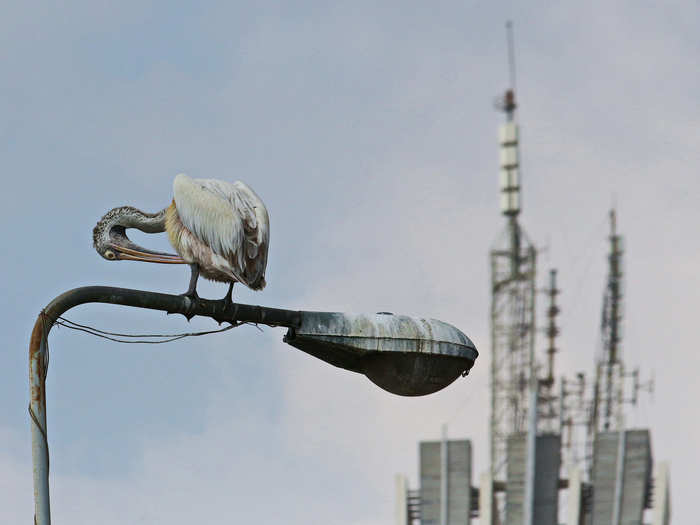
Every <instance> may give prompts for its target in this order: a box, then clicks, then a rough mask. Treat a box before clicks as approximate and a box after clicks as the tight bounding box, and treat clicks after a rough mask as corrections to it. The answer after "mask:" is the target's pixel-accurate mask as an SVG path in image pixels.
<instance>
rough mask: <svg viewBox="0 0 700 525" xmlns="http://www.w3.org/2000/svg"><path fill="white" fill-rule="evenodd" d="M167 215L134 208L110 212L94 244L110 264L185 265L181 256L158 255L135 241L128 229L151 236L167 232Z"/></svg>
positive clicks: (96, 231)
mask: <svg viewBox="0 0 700 525" xmlns="http://www.w3.org/2000/svg"><path fill="white" fill-rule="evenodd" d="M162 215H163V213H162V212H161V213H157V214H149V213H144V212H142V211H141V210H138V209H136V208H134V207H132V206H121V207H119V208H114V209H112V210H109V211H108V212H107V213H105V214H104V216H103V217H102V218H101V219H100V220H99V222H98V223H97V224H96V225H95V228H93V230H92V245H93V246H94V247H95V250H97V253H99V254H100V255H101V256H102V257H103V258H105V259H107V260H108V261H122V260H127V261H146V262H156V263H169V264H183V263H184V262H185V261H183V260H182V258H181V257H179V256H178V255H172V254H169V253H163V252H155V251H152V250H148V249H146V248H143V247H141V246H139V245H138V244H135V243H133V242H131V240H130V239H129V238H128V237H127V236H126V229H127V228H137V229H140V230H142V231H145V232H148V233H156V232H161V231H164V230H163V227H162V226H161V224H162V221H163V218H162Z"/></svg>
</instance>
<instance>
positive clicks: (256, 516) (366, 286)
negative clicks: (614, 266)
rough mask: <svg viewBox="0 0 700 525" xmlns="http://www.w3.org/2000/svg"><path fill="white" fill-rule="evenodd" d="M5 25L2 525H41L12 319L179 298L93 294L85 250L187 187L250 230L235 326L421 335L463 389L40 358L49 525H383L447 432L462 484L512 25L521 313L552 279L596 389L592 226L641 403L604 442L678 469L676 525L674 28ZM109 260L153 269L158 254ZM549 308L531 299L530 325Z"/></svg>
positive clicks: (583, 24)
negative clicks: (100, 229) (385, 315)
mask: <svg viewBox="0 0 700 525" xmlns="http://www.w3.org/2000/svg"><path fill="white" fill-rule="evenodd" d="M2 12H3V16H2V17H1V18H0V66H1V67H0V115H1V117H0V159H1V162H2V174H3V175H2V177H3V178H2V180H3V184H4V186H5V190H4V191H2V192H0V219H2V220H1V221H0V224H2V238H3V240H4V245H5V247H4V249H3V250H2V251H1V252H0V261H1V266H0V268H2V272H3V276H4V286H3V287H2V290H3V294H2V297H3V299H2V301H0V314H1V315H2V318H3V320H4V321H3V326H4V330H2V332H0V342H1V347H2V350H0V373H1V374H2V376H1V380H0V522H2V523H30V522H31V519H32V514H33V500H32V479H31V474H32V467H31V448H30V431H29V429H30V427H29V417H28V414H27V403H28V384H27V347H28V340H29V333H30V331H31V327H32V325H33V323H34V320H35V319H36V315H37V314H38V312H39V311H40V310H41V308H42V307H43V306H44V305H45V304H47V303H48V302H49V301H50V300H51V299H52V298H54V297H55V296H57V295H58V294H60V293H62V292H63V291H65V290H68V289H70V288H73V287H77V286H84V285H94V284H101V285H112V286H121V287H129V288H136V289H149V290H155V291H161V292H168V293H181V292H183V291H184V290H185V289H186V287H187V284H188V280H189V270H188V269H187V268H186V267H181V266H167V267H161V266H156V265H148V264H139V263H133V262H119V263H114V262H108V261H106V260H104V259H102V258H100V257H99V256H98V255H97V254H96V253H95V251H94V250H93V248H92V246H91V242H92V239H91V232H92V227H93V226H94V224H95V223H96V221H97V220H98V219H99V218H100V217H101V216H102V214H103V213H105V212H106V211H107V210H108V209H110V208H112V207H115V206H119V205H124V204H130V205H133V206H136V207H138V208H140V209H143V210H146V211H157V210H159V209H161V208H163V207H165V206H167V205H168V204H169V203H170V199H171V197H172V189H171V188H172V180H173V178H174V176H175V175H176V174H177V173H180V172H185V173H188V174H189V175H191V176H193V177H201V178H219V179H223V180H229V181H233V180H237V179H240V180H243V181H245V182H247V183H248V184H249V185H251V186H252V187H253V188H254V189H255V190H256V192H257V193H258V194H259V195H260V196H261V197H262V199H263V200H264V201H265V203H266V204H267V207H268V210H269V213H270V221H271V247H270V254H269V260H268V271H267V282H268V286H267V288H266V289H265V290H264V291H262V292H252V291H250V290H245V289H243V288H242V287H236V292H235V294H236V299H237V300H239V301H241V302H245V303H252V304H262V305H266V306H274V307H283V308H292V309H306V310H322V311H347V312H377V311H391V312H395V313H403V314H407V315H415V316H424V317H432V318H436V319H441V320H443V321H447V322H449V323H452V324H454V325H455V326H457V327H459V328H460V329H461V330H462V331H464V332H465V333H466V334H467V335H468V336H469V337H470V338H471V339H472V340H473V341H474V342H475V344H476V346H477V348H478V349H479V351H480V357H479V358H478V360H477V363H476V365H475V367H474V369H473V370H472V372H471V374H470V375H469V376H468V378H465V379H459V380H458V381H456V382H455V383H453V384H452V385H450V386H449V387H448V388H446V389H445V390H443V391H441V392H439V393H436V394H433V395H430V396H426V397H421V398H401V397H398V396H394V395H392V394H389V393H387V392H384V391H382V390H380V389H379V388H378V387H376V386H375V385H373V384H372V383H370V382H369V381H368V380H367V379H366V378H364V377H363V376H361V375H358V374H353V373H350V372H347V371H344V370H340V369H336V368H333V367H331V366H329V365H327V364H325V363H323V362H321V361H318V360H316V359H314V358H312V357H311V356H308V355H306V354H304V353H302V352H299V351H297V350H296V349H294V348H292V347H289V346H287V345H286V344H284V343H283V342H282V336H283V334H284V331H283V330H282V329H273V328H262V331H261V330H259V329H257V328H255V327H251V326H243V327H240V328H236V329H235V330H232V331H229V332H226V333H224V334H217V335H211V336H207V337H202V338H196V339H185V340H181V341H177V342H174V343H171V344H167V345H120V344H117V343H112V342H108V341H105V340H101V339H96V338H93V337H90V336H88V335H86V334H82V333H78V332H72V331H69V330H67V329H64V328H54V330H53V331H52V334H51V338H50V348H51V364H50V368H49V374H48V380H47V389H48V406H47V411H48V435H49V444H50V450H51V490H52V492H51V498H52V515H53V519H54V521H55V522H56V523H75V524H82V523H94V522H95V521H96V520H97V521H99V522H100V523H104V524H111V523H115V524H116V523H127V522H128V523H169V524H175V525H177V524H180V523H182V524H184V523H192V522H194V521H196V522H201V523H211V522H220V521H225V522H231V523H260V524H277V523H288V524H292V525H294V524H300V525H301V524H309V523H324V524H338V525H384V524H389V523H393V519H394V518H393V509H394V475H395V474H396V473H405V474H407V475H408V476H409V478H410V480H411V484H412V486H414V487H415V486H416V485H417V480H416V470H417V461H418V458H417V449H418V441H419V440H426V439H428V440H429V439H437V438H439V436H440V427H441V425H442V424H445V423H446V424H448V429H449V430H448V431H449V436H450V437H451V438H469V439H471V440H472V442H473V447H474V454H475V456H474V462H475V465H474V472H475V480H476V479H478V474H479V473H480V472H482V471H484V470H485V469H486V468H487V454H488V434H487V425H488V411H489V395H488V384H489V379H488V370H489V353H490V350H489V345H490V342H489V300H490V296H489V268H488V251H489V249H490V247H491V245H492V243H493V241H494V240H495V239H496V238H497V236H498V234H499V232H500V231H501V229H502V228H503V227H504V219H503V218H502V216H500V213H499V209H498V170H497V160H498V144H497V138H496V137H497V127H498V125H499V123H500V122H501V121H502V119H503V116H502V115H501V114H499V113H498V112H497V111H495V110H494V108H493V100H494V99H495V98H496V97H497V96H498V95H500V94H502V92H503V91H504V89H505V88H506V87H507V84H508V75H507V71H508V70H507V62H506V43H505V30H504V23H505V21H506V20H509V19H510V20H512V21H513V23H514V26H515V39H516V60H517V97H518V100H519V104H520V106H519V110H518V119H519V121H520V124H521V156H522V172H523V203H524V204H523V213H522V215H521V223H522V225H523V227H524V229H525V230H526V231H527V233H528V234H529V236H530V237H531V238H532V239H533V240H534V241H535V243H536V244H537V246H538V247H539V248H540V251H539V255H538V268H540V272H539V278H538V283H539V286H540V287H544V286H545V284H546V275H547V270H548V268H550V267H551V268H557V269H558V270H559V284H560V287H561V289H562V293H561V295H560V296H559V300H560V304H561V309H562V314H561V316H560V325H561V330H562V333H561V336H560V338H559V340H558V346H559V348H561V352H560V353H559V354H558V355H557V372H558V374H560V375H568V376H573V374H574V373H575V372H577V371H579V370H582V371H586V372H587V373H588V374H589V376H590V372H591V369H592V366H593V360H594V356H595V351H596V349H597V347H598V346H597V345H598V340H599V332H598V322H599V317H600V309H601V303H602V292H603V286H604V282H605V275H606V253H607V249H608V245H607V240H606V236H607V230H608V224H607V213H608V210H609V209H610V207H611V206H613V205H614V206H615V207H616V209H617V211H618V225H619V230H620V233H622V234H623V235H624V238H625V250H626V252H625V262H624V269H625V287H624V291H625V306H624V314H625V319H624V341H623V355H624V359H625V361H626V364H627V365H628V367H630V368H632V367H635V366H639V367H640V369H641V373H642V377H643V378H647V377H651V376H653V377H654V379H655V386H656V388H655V392H654V394H653V396H651V397H646V398H644V399H643V400H642V401H641V402H640V405H639V406H638V408H637V409H636V410H629V411H628V417H627V423H628V425H629V426H630V427H650V428H651V429H652V447H653V454H654V459H655V460H663V461H669V462H670V465H671V487H672V506H673V519H674V521H675V522H676V523H700V522H699V521H698V518H697V513H696V512H695V511H694V508H693V507H694V492H695V490H694V488H695V484H696V477H697V472H698V471H699V470H700V456H699V455H698V454H697V443H698V442H700V418H699V417H698V409H697V400H698V399H699V398H700V382H698V381H697V370H698V368H700V366H699V365H700V358H699V357H698V353H697V352H696V351H695V350H694V349H693V346H692V343H693V341H694V340H696V338H697V336H696V334H695V330H694V329H695V326H696V323H697V315H698V306H699V305H700V278H699V277H698V272H697V268H699V267H700V243H699V242H698V237H699V236H698V224H700V211H698V206H697V202H698V200H699V198H700V179H699V178H698V177H697V169H698V166H700V147H699V144H700V125H699V124H698V123H699V122H700V105H698V103H697V93H698V92H699V91H700V69H699V68H698V67H697V58H698V56H700V31H698V24H697V21H698V5H697V3H696V2H665V3H663V5H661V4H659V3H655V2H587V3H586V2H584V3H581V2H579V3H562V2H559V3H551V2H528V3H516V2H483V3H479V2H465V1H463V2H449V1H444V2H443V1H438V2H430V3H427V2H412V1H409V2H381V3H378V2H365V1H362V0H359V1H356V2H346V3H327V2H313V1H309V2H294V3H291V2H289V3H280V2H256V3H255V4H254V5H253V4H251V3H243V2H209V3H206V4H205V3H191V4H183V3H172V2H149V1H139V2H128V1H125V2H120V3H109V2H101V1H97V2H95V1H91V2H81V1H76V2H72V3H70V5H65V3H58V2H50V3H48V2H47V3H45V2H22V3H16V2H6V3H5V4H4V5H3V6H2ZM133 237H134V238H135V239H136V240H137V242H139V243H142V244H145V245H148V246H152V247H155V248H160V249H169V248H168V245H167V240H166V239H165V238H164V236H163V235H160V236H152V235H145V234H134V236H133ZM225 291H226V287H225V286H224V285H220V284H218V285H217V284H214V283H206V282H201V283H200V287H199V292H200V295H203V296H205V297H212V298H215V297H219V296H221V297H223V295H224V293H225ZM544 304H545V301H544V296H542V295H540V296H538V306H539V308H538V316H539V319H540V324H542V325H543V324H544V323H543V322H542V320H543V319H544V316H543V312H544ZM66 317H68V318H69V319H71V320H73V321H76V322H80V323H88V324H91V325H93V326H96V327H97V328H101V329H106V330H113V331H122V332H123V331H127V332H134V333H142V332H144V331H149V332H158V333H177V332H182V331H192V330H193V329H210V328H212V325H213V323H212V322H211V321H210V320H207V319H198V318H195V319H193V320H192V322H191V323H189V324H188V323H187V322H186V321H185V320H184V318H182V317H181V316H169V317H168V316H165V315H164V314H161V313H159V312H142V311H137V310H132V309H127V308H123V307H117V306H109V305H87V306H81V307H78V308H76V309H74V310H71V311H70V312H69V313H68V314H67V315H66ZM213 327H216V325H213ZM545 345H546V341H545V339H544V337H541V338H540V339H539V342H538V351H539V352H540V355H544V354H543V350H544V348H545ZM475 483H476V481H475ZM98 517H99V519H98Z"/></svg>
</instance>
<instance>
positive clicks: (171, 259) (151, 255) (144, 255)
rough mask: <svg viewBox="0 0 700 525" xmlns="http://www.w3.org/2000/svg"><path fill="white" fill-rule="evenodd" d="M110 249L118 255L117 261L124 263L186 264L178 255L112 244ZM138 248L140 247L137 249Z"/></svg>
mask: <svg viewBox="0 0 700 525" xmlns="http://www.w3.org/2000/svg"><path fill="white" fill-rule="evenodd" d="M111 246H112V249H113V250H114V251H115V252H116V253H118V254H119V259H121V260H126V261H144V262H152V263H161V264H187V263H186V262H185V260H184V259H183V258H182V257H180V256H179V255H171V254H168V253H159V252H151V251H148V250H145V249H134V248H127V247H126V246H121V245H119V244H112V245H111ZM139 248H140V247H139Z"/></svg>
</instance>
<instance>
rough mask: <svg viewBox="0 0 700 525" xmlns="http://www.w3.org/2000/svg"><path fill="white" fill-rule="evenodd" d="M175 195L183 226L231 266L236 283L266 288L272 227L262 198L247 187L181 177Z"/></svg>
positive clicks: (176, 184) (176, 181)
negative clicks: (237, 281)
mask: <svg viewBox="0 0 700 525" xmlns="http://www.w3.org/2000/svg"><path fill="white" fill-rule="evenodd" d="M173 194H174V198H175V206H176V208H177V213H178V216H179V217H180V220H181V221H182V224H183V225H184V226H185V227H186V228H187V229H188V230H190V231H191V232H192V233H193V234H194V235H195V236H196V237H198V238H199V239H200V240H202V241H203V242H204V243H205V244H206V245H208V246H209V247H210V248H211V250H212V251H213V252H214V253H216V254H218V255H220V256H222V257H224V258H225V259H226V260H227V261H228V262H229V263H230V264H231V265H232V269H231V270H232V272H233V274H234V275H235V277H236V279H237V280H239V281H241V282H242V283H244V284H246V285H247V286H249V287H251V288H253V289H255V290H257V289H260V288H262V287H264V286H265V267H266V266H267V248H268V245H269V240H270V223H269V218H268V215H267V209H266V208H265V204H263V202H262V200H260V197H258V196H257V195H256V194H255V192H254V191H253V190H252V189H250V187H248V186H247V185H246V184H245V183H243V182H240V181H236V182H234V183H229V182H224V181H220V180H216V179H191V178H189V177H188V176H187V175H182V174H181V175H178V176H177V177H175V182H174V183H173Z"/></svg>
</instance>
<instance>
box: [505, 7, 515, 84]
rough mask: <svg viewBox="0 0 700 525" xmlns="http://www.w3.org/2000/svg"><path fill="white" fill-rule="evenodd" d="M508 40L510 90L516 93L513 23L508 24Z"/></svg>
mask: <svg viewBox="0 0 700 525" xmlns="http://www.w3.org/2000/svg"><path fill="white" fill-rule="evenodd" d="M506 34H507V38H508V71H509V73H510V89H511V90H512V91H513V93H515V41H514V39H513V22H511V21H510V20H508V21H507V22H506Z"/></svg>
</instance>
